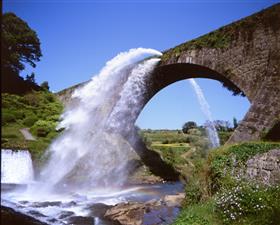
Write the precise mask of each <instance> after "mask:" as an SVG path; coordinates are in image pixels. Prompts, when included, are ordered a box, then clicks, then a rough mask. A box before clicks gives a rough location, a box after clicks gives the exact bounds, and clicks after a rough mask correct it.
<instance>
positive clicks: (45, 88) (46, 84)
mask: <svg viewBox="0 0 280 225" xmlns="http://www.w3.org/2000/svg"><path fill="white" fill-rule="evenodd" d="M40 86H41V88H43V89H44V90H47V91H49V90H50V86H49V83H48V81H44V82H43V83H42V84H41V85H40Z"/></svg>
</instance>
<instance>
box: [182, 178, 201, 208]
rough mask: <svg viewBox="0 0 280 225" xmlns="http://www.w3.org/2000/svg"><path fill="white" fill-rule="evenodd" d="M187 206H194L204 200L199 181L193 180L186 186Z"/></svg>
mask: <svg viewBox="0 0 280 225" xmlns="http://www.w3.org/2000/svg"><path fill="white" fill-rule="evenodd" d="M185 192H186V199H185V204H186V205H192V204H196V203H198V202H199V201H200V200H201V198H202V192H201V183H200V182H199V180H198V179H194V178H192V179H191V180H189V182H188V183H187V185H186V189H185Z"/></svg>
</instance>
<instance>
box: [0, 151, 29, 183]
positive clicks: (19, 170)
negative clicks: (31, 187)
mask: <svg viewBox="0 0 280 225" xmlns="http://www.w3.org/2000/svg"><path fill="white" fill-rule="evenodd" d="M33 178H34V172H33V166H32V160H31V155H30V153H29V151H27V150H18V151H13V150H10V149H2V150H1V183H3V184H4V183H9V184H26V183H29V182H30V181H32V180H33Z"/></svg>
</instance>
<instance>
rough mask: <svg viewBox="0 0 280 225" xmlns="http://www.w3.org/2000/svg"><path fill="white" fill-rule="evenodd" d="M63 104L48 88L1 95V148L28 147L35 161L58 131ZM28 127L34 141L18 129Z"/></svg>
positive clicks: (39, 157)
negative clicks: (20, 93) (27, 138)
mask: <svg viewBox="0 0 280 225" xmlns="http://www.w3.org/2000/svg"><path fill="white" fill-rule="evenodd" d="M62 110H63V107H62V104H61V102H60V101H59V100H58V99H57V98H56V96H55V95H54V94H52V93H50V92H48V91H33V92H30V93H28V94H25V95H23V96H19V95H13V94H8V93H4V94H2V120H1V125H2V128H1V132H2V136H1V145H2V148H8V149H9V148H10V149H29V150H30V152H31V155H32V157H33V159H34V160H35V162H37V161H39V160H40V159H41V156H42V155H43V153H44V151H45V149H46V148H47V147H48V145H49V144H50V142H51V140H52V139H53V138H55V137H56V136H57V135H58V134H59V131H56V130H55V127H56V124H57V122H58V121H59V117H60V114H61V113H62ZM22 128H28V129H29V130H30V131H31V133H32V134H33V136H34V137H35V138H36V140H34V141H31V140H29V141H28V140H25V139H24V137H23V135H22V134H21V132H20V129H22Z"/></svg>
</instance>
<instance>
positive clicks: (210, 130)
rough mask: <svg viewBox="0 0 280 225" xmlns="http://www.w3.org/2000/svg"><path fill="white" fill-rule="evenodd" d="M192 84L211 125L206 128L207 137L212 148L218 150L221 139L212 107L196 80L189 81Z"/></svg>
mask: <svg viewBox="0 0 280 225" xmlns="http://www.w3.org/2000/svg"><path fill="white" fill-rule="evenodd" d="M189 81H190V84H191V86H192V88H193V89H194V91H195V93H196V96H197V99H198V102H199V104H200V107H201V110H202V112H203V113H204V115H205V117H206V118H207V120H208V121H209V123H207V126H206V130H207V135H208V138H209V140H210V142H211V148H217V147H219V146H220V139H219V136H218V133H217V130H216V128H215V125H214V123H213V118H212V115H211V111H210V106H209V104H208V103H207V101H206V99H205V97H204V94H203V91H202V89H201V88H200V86H199V85H198V84H197V83H196V81H195V80H194V79H189Z"/></svg>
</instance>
